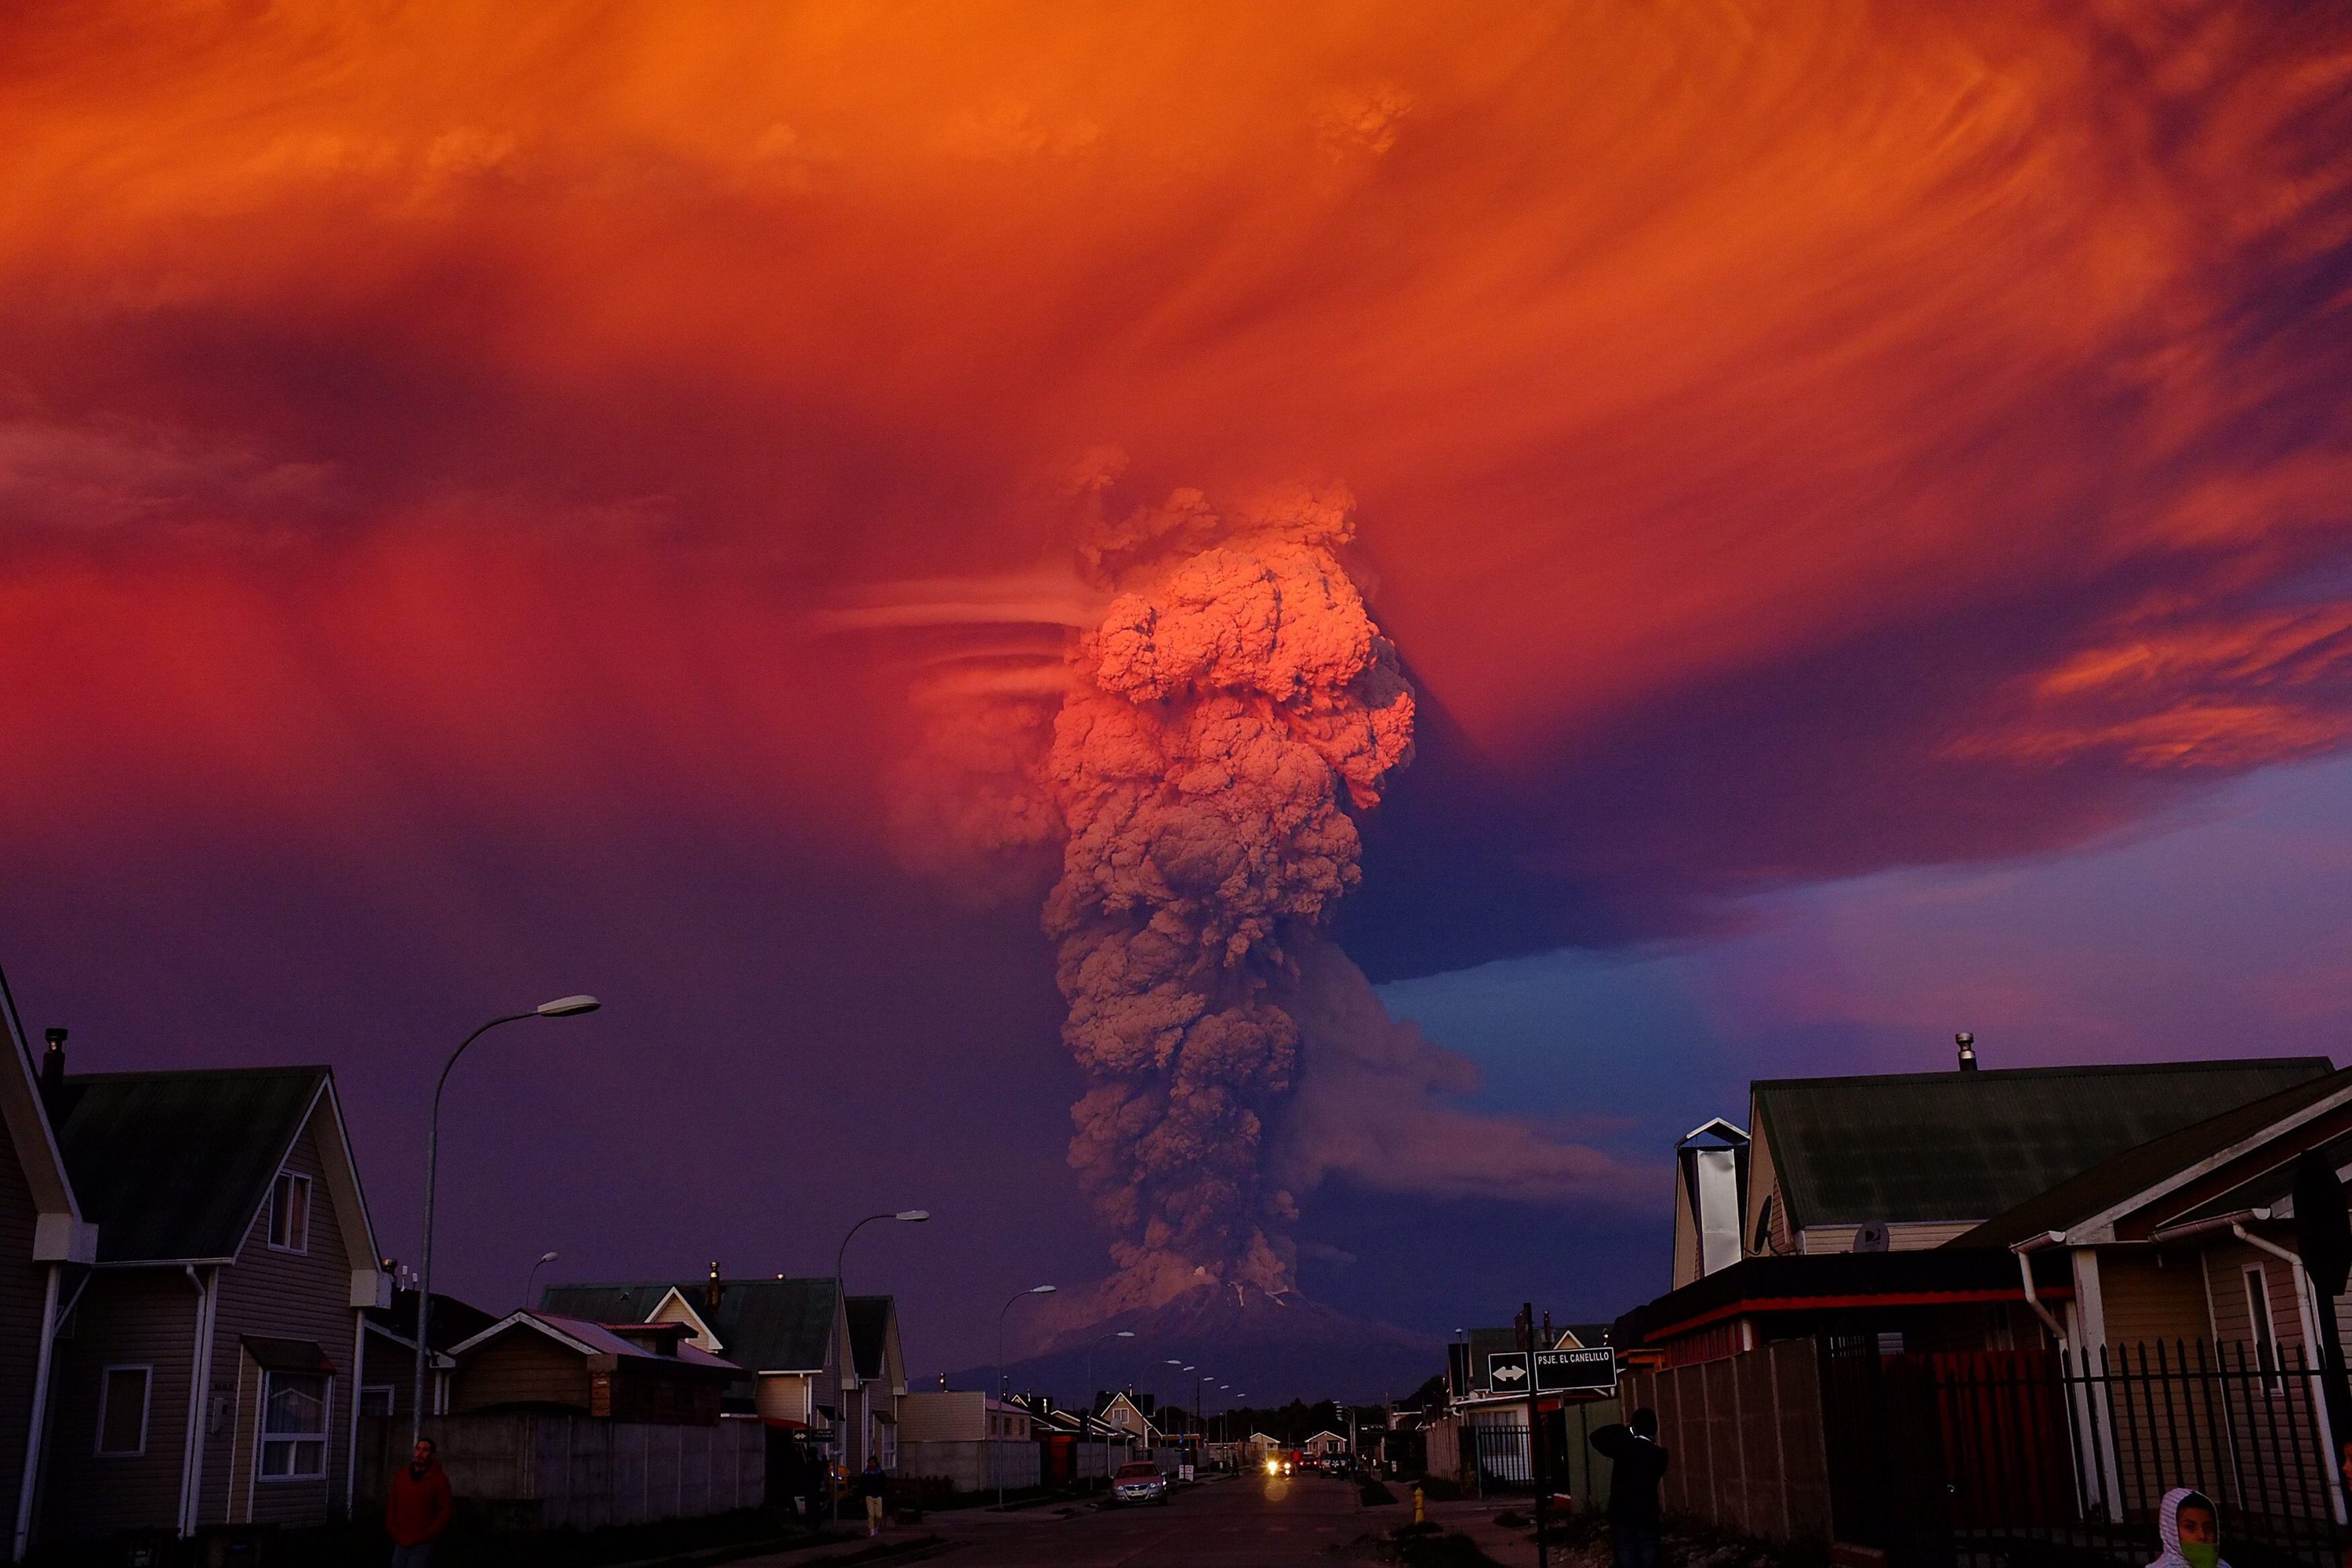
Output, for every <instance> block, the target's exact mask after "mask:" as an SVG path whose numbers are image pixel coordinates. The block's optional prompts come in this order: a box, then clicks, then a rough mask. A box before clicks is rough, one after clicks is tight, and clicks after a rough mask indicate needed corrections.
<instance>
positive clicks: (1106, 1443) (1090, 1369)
mask: <svg viewBox="0 0 2352 1568" xmlns="http://www.w3.org/2000/svg"><path fill="white" fill-rule="evenodd" d="M1133 1338H1135V1331H1134V1330H1133V1329H1117V1330H1114V1331H1111V1332H1110V1333H1108V1334H1103V1335H1101V1336H1099V1337H1098V1338H1097V1339H1096V1340H1095V1342H1094V1343H1093V1344H1089V1345H1088V1346H1087V1419H1088V1420H1089V1421H1091V1420H1094V1419H1095V1394H1097V1392H1098V1391H1097V1389H1096V1387H1095V1345H1098V1344H1100V1343H1102V1342H1103V1341H1104V1340H1131V1339H1133ZM1101 1425H1102V1426H1104V1427H1105V1428H1108V1426H1110V1423H1109V1422H1108V1421H1106V1422H1103V1423H1101ZM1103 1484H1104V1485H1105V1486H1108V1485H1109V1484H1110V1433H1109V1431H1108V1430H1105V1431H1104V1433H1103Z"/></svg>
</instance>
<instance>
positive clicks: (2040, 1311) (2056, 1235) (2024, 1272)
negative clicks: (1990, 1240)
mask: <svg viewBox="0 0 2352 1568" xmlns="http://www.w3.org/2000/svg"><path fill="white" fill-rule="evenodd" d="M2065 1239H2066V1233H2065V1232H2064V1231H2063V1230H2045V1231H2043V1232H2042V1234H2041V1235H2040V1236H2033V1237H2027V1238H2026V1239H2025V1240H2023V1241H2021V1242H2019V1243H2017V1245H2015V1246H2014V1247H2011V1248H2010V1251H2011V1252H2013V1253H2015V1254H2016V1255H2017V1278H2018V1280H2019V1282H2020V1283H2021V1284H2022V1285H2023V1286H2024V1287H2025V1304H2026V1305H2027V1306H2029V1307H2031V1308H2032V1309H2033V1315H2034V1316H2035V1317H2037V1318H2039V1319H2041V1320H2042V1321H2043V1322H2044V1323H2046V1324H2048V1325H2049V1327H2050V1337H2051V1338H2052V1339H2053V1340H2056V1341H2057V1342H2058V1352H2059V1353H2060V1354H2061V1355H2063V1354H2064V1353H2065V1352H2066V1328H2065V1325H2064V1324H2063V1323H2061V1322H2060V1321H2058V1319H2057V1317H2056V1316H2055V1315H2054V1314H2053V1313H2052V1311H2051V1310H2050V1309H2049V1308H2047V1307H2045V1306H2043V1305H2042V1297H2041V1294H2040V1293H2039V1292H2038V1291H2036V1290H2035V1289H2034V1288H2033V1258H2032V1255H2033V1254H2034V1253H2037V1252H2040V1251H2042V1249H2043V1248H2044V1247H2055V1246H2057V1245H2058V1244H2059V1243H2060V1242H2062V1241H2063V1240H2065Z"/></svg>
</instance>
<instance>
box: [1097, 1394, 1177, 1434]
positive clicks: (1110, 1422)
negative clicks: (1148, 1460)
mask: <svg viewBox="0 0 2352 1568" xmlns="http://www.w3.org/2000/svg"><path fill="white" fill-rule="evenodd" d="M1096 1399H1097V1407H1096V1410H1095V1415H1096V1417H1097V1419H1099V1420H1100V1421H1102V1422H1103V1424H1104V1425H1106V1426H1110V1427H1112V1428H1114V1429H1116V1430H1117V1431H1119V1432H1122V1433H1124V1434H1126V1435H1127V1436H1128V1437H1129V1438H1130V1439H1132V1440H1133V1441H1135V1442H1138V1443H1141V1444H1143V1445H1145V1446H1146V1447H1150V1445H1152V1444H1155V1443H1158V1442H1159V1441H1160V1436H1161V1432H1160V1425H1159V1423H1158V1422H1157V1421H1155V1420H1154V1419H1153V1417H1154V1415H1157V1413H1158V1405H1157V1402H1156V1401H1154V1399H1153V1398H1152V1396H1151V1395H1150V1394H1129V1393H1118V1394H1097V1396H1096Z"/></svg>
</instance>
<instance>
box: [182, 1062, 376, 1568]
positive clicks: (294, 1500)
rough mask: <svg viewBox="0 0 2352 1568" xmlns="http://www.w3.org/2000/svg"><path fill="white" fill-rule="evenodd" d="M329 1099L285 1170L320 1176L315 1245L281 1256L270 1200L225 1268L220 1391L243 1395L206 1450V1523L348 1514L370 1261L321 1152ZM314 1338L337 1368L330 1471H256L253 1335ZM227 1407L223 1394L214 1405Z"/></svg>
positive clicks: (215, 1387) (219, 1319)
mask: <svg viewBox="0 0 2352 1568" xmlns="http://www.w3.org/2000/svg"><path fill="white" fill-rule="evenodd" d="M328 1120H331V1112H329V1111H328V1110H327V1108H326V1106H325V1105H324V1103H323V1102H322V1103H321V1104H320V1107H319V1108H318V1109H317V1110H313V1111H312V1112H311V1117H310V1125H309V1126H307V1127H305V1128H304V1129H303V1130H302V1134H301V1136H300V1137H299V1138H297V1139H296V1140H295V1142H294V1147H293V1149H292V1151H291V1152H289V1154H288V1155H287V1157H286V1163H285V1165H284V1166H283V1167H282V1168H283V1169H285V1170H288V1171H291V1172H293V1173H295V1174H297V1175H303V1176H308V1177H310V1245H309V1246H308V1247H307V1248H306V1249H305V1250H303V1251H301V1252H281V1251H278V1250H277V1249H276V1248H273V1247H271V1246H270V1245H269V1205H268V1203H266V1202H265V1203H264V1204H263V1205H261V1208H260V1211H259V1212H258V1213H257V1214H256V1215H254V1219H253V1224H252V1226H250V1227H249V1228H248V1229H247V1232H246V1236H245V1240H244V1243H243V1244H242V1245H241V1246H240V1247H239V1248H238V1250H237V1254H236V1264H235V1265H234V1266H233V1267H231V1268H224V1269H222V1270H221V1276H220V1279H221V1286H220V1304H219V1306H218V1308H217V1309H216V1312H217V1315H216V1317H215V1324H214V1326H215V1332H214V1336H213V1369H212V1392H213V1393H214V1394H215V1395H220V1394H228V1395H231V1396H233V1398H234V1405H233V1406H232V1412H233V1414H232V1419H231V1420H230V1421H229V1422H228V1423H226V1424H225V1425H224V1427H223V1430H221V1431H219V1432H217V1433H213V1434H210V1435H209V1436H207V1438H206V1440H205V1455H204V1467H205V1486H204V1491H203V1493H202V1502H201V1504H200V1507H199V1510H198V1514H197V1518H198V1520H199V1521H200V1522H201V1523H205V1524H212V1523H215V1522H217V1523H224V1524H226V1523H232V1522H234V1523H254V1524H289V1525H292V1524H323V1523H325V1522H326V1521H329V1520H330V1519H333V1518H338V1517H340V1516H341V1513H342V1511H343V1508H344V1505H345V1497H344V1484H345V1480H346V1477H347V1475H348V1465H347V1463H346V1461H347V1459H348V1458H349V1455H350V1452H351V1447H350V1445H351V1416H352V1400H353V1399H354V1398H356V1397H357V1385H356V1382H355V1380H354V1378H353V1376H352V1372H353V1368H352V1333H353V1331H354V1330H355V1329H356V1327H357V1310H356V1309H355V1308H353V1307H352V1305H351V1289H352V1286H351V1279H352V1269H353V1268H364V1267H366V1265H367V1262H368V1261H369V1260H367V1259H364V1258H362V1259H354V1258H351V1257H350V1256H349V1255H348V1254H347V1252H346V1250H345V1247H344V1241H343V1237H344V1225H343V1219H342V1216H341V1215H339V1214H337V1213H336V1212H335V1204H334V1200H333V1197H332V1195H331V1189H330V1187H329V1184H328V1182H327V1177H326V1171H325V1167H324V1165H323V1163H321V1159H320V1151H319V1137H320V1123H321V1121H328ZM248 1335H249V1336H252V1337H255V1338H261V1339H289V1340H309V1341H311V1342H315V1343H316V1344H317V1345H318V1346H319V1348H320V1350H322V1351H324V1352H326V1353H327V1359H328V1360H329V1361H330V1362H331V1363H333V1364H334V1368H335V1371H334V1375H333V1376H332V1377H331V1379H329V1384H330V1387H331V1394H329V1397H328V1402H327V1468H326V1474H325V1475H323V1476H320V1477H319V1478H318V1479H311V1480H270V1479H264V1478H262V1477H260V1476H258V1475H257V1473H256V1471H257V1467H258V1462H259V1458H260V1436H261V1434H260V1419H261V1403H260V1402H261V1390H262V1373H261V1369H260V1368H259V1367H258V1366H256V1365H255V1364H254V1363H253V1359H252V1357H251V1356H249V1355H247V1353H246V1351H245V1347H244V1340H245V1338H246V1337H247V1336H248ZM214 1403H215V1405H217V1404H218V1403H219V1401H218V1400H217V1399H215V1401H214Z"/></svg>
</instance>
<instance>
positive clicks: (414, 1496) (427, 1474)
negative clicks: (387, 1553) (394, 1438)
mask: <svg viewBox="0 0 2352 1568" xmlns="http://www.w3.org/2000/svg"><path fill="white" fill-rule="evenodd" d="M450 1506H451V1505H450V1500H449V1476H448V1473H447V1472H446V1471H445V1470H443V1469H442V1468H441V1462H440V1460H439V1459H437V1458H435V1455H434V1447H433V1439H432V1438H430V1437H419V1438H418V1439H416V1447H415V1451H414V1452H413V1453H411V1454H410V1455H409V1457H408V1463H407V1464H405V1465H404V1466H402V1467H401V1468H399V1469H396V1470H394V1471H393V1473H392V1492H391V1495H390V1496H389V1497H387V1498H386V1499H385V1500H384V1505H383V1528H384V1531H385V1533H386V1534H388V1535H390V1536H391V1537H392V1568H433V1545H434V1542H437V1541H439V1540H440V1539H441V1532H442V1531H445V1530H446V1529H448V1528H449V1512H450Z"/></svg>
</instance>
